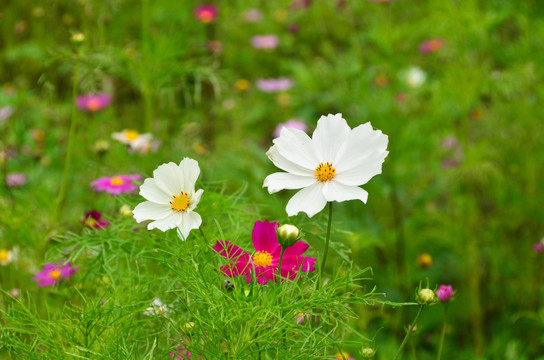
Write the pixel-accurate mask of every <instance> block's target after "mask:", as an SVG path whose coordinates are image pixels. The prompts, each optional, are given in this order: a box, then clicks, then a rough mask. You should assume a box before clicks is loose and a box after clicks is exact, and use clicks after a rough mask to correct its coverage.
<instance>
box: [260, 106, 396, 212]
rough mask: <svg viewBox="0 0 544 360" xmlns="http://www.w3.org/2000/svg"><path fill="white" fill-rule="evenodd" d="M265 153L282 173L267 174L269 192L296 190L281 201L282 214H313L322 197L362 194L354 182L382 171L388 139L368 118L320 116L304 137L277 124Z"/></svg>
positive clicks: (344, 197)
mask: <svg viewBox="0 0 544 360" xmlns="http://www.w3.org/2000/svg"><path fill="white" fill-rule="evenodd" d="M273 142H274V145H273V146H272V147H271V148H270V150H268V152H267V153H266V154H267V156H268V158H269V159H270V160H272V162H273V163H274V165H276V166H277V167H279V168H280V169H282V170H284V171H286V172H277V173H274V174H271V175H268V176H267V177H266V179H265V180H264V184H263V187H268V192H269V193H270V194H272V193H275V192H278V191H280V190H283V189H302V190H300V191H299V192H297V193H296V194H295V195H294V196H293V197H292V198H291V200H289V202H288V203H287V208H286V210H287V215H289V216H293V215H296V214H298V213H299V212H301V211H302V212H305V213H306V214H308V216H309V217H312V216H313V215H315V214H317V213H318V212H320V211H321V210H323V208H324V207H325V205H326V204H327V202H328V201H338V202H341V201H346V200H354V199H358V200H361V201H363V202H365V203H366V200H367V198H368V193H367V192H366V191H365V190H363V189H361V188H360V187H359V186H360V185H363V184H365V183H367V182H368V181H369V180H370V179H371V178H372V177H373V176H374V175H377V174H380V173H381V172H382V163H383V162H384V160H385V157H386V156H387V154H388V152H387V150H386V148H387V142H388V138H387V136H386V135H384V134H383V133H382V132H381V131H380V130H373V129H372V126H371V125H370V123H366V124H363V125H360V126H357V127H356V128H354V129H353V130H352V129H351V128H350V127H349V126H348V124H347V122H346V120H345V119H343V118H342V114H336V115H331V114H329V115H327V116H321V118H320V119H319V121H318V122H317V127H316V129H315V131H314V133H313V135H312V138H310V137H309V136H308V135H307V134H306V133H305V132H303V131H301V130H298V129H294V128H285V127H284V128H283V129H282V130H281V134H280V136H279V137H278V138H276V139H274V140H273Z"/></svg>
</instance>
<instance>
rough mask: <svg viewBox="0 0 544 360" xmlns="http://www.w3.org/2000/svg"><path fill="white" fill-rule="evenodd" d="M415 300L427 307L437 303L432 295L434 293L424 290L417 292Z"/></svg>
mask: <svg viewBox="0 0 544 360" xmlns="http://www.w3.org/2000/svg"><path fill="white" fill-rule="evenodd" d="M416 300H417V302H418V303H420V304H421V305H429V304H432V303H435V302H436V301H437V298H436V296H435V294H434V291H432V290H431V289H427V288H425V289H420V290H419V291H418V293H417V297H416Z"/></svg>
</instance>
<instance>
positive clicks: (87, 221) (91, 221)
mask: <svg viewBox="0 0 544 360" xmlns="http://www.w3.org/2000/svg"><path fill="white" fill-rule="evenodd" d="M85 225H86V226H88V227H96V226H97V225H98V221H96V220H95V219H93V218H92V217H90V216H89V217H88V218H87V219H85Z"/></svg>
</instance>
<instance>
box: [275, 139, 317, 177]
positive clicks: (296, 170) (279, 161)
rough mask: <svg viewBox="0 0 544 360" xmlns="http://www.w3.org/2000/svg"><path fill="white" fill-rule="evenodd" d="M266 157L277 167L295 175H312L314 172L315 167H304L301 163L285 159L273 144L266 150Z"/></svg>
mask: <svg viewBox="0 0 544 360" xmlns="http://www.w3.org/2000/svg"><path fill="white" fill-rule="evenodd" d="M266 155H267V156H268V158H269V159H270V160H272V162H273V163H274V165H276V166H277V167H278V168H280V169H282V170H285V171H287V172H289V173H291V174H295V175H302V176H304V175H312V174H314V173H315V167H314V168H313V169H308V168H305V167H303V166H301V165H298V164H295V163H294V162H292V161H289V160H287V159H286V158H285V157H284V156H283V155H281V154H280V152H279V151H278V146H277V145H273V146H272V147H271V148H270V149H269V150H268V152H267V153H266ZM316 166H317V164H316Z"/></svg>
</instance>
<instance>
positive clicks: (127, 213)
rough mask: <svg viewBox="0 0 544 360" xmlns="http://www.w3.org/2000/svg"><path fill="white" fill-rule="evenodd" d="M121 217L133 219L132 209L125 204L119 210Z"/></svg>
mask: <svg viewBox="0 0 544 360" xmlns="http://www.w3.org/2000/svg"><path fill="white" fill-rule="evenodd" d="M119 215H121V216H126V217H132V215H133V214H132V209H131V208H130V206H129V205H127V204H124V205H123V206H121V208H120V209H119Z"/></svg>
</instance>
